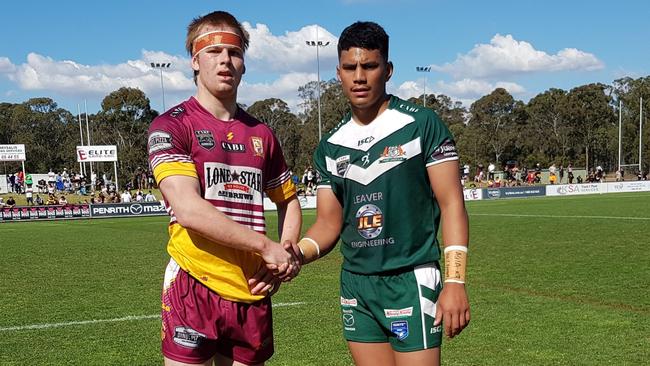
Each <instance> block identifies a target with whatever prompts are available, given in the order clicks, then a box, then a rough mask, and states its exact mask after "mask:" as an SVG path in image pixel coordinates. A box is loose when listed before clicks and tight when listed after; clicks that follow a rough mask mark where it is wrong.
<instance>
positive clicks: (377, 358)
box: [348, 342, 415, 366]
mask: <svg viewBox="0 0 650 366" xmlns="http://www.w3.org/2000/svg"><path fill="white" fill-rule="evenodd" d="M348 348H349V349H350V353H351V354H352V359H353V360H354V364H355V365H356V366H395V365H396V364H395V358H394V356H393V354H394V353H395V352H393V348H392V347H391V346H390V343H387V342H384V343H362V342H348ZM404 365H405V364H404ZM412 365H415V364H412Z"/></svg>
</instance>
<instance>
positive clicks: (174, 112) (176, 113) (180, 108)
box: [169, 107, 185, 118]
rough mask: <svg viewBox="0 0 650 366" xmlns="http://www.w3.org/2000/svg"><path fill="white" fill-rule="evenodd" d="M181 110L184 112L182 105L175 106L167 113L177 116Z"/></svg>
mask: <svg viewBox="0 0 650 366" xmlns="http://www.w3.org/2000/svg"><path fill="white" fill-rule="evenodd" d="M183 112H185V108H183V107H176V108H174V109H172V111H171V112H169V115H170V116H171V117H174V118H176V117H178V116H179V115H180V114H181V113H183Z"/></svg>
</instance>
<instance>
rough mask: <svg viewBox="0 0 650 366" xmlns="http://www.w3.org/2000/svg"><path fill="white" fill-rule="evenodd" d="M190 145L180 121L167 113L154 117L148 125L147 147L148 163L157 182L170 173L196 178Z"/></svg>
mask: <svg viewBox="0 0 650 366" xmlns="http://www.w3.org/2000/svg"><path fill="white" fill-rule="evenodd" d="M191 146H192V145H191V140H190V139H189V138H188V135H187V133H185V131H184V129H183V125H182V123H181V121H179V120H176V119H173V118H171V117H169V116H167V115H162V116H159V117H157V118H156V119H154V121H153V122H152V123H151V126H150V127H149V137H148V140H147V149H148V151H149V165H150V166H151V170H152V171H153V175H154V177H155V179H156V182H158V184H160V182H161V181H162V180H163V179H165V178H166V177H169V176H172V175H184V176H189V177H194V178H198V174H197V172H196V166H195V164H194V161H193V160H192V157H191V155H192V154H191Z"/></svg>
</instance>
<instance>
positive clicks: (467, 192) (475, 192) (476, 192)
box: [463, 188, 483, 201]
mask: <svg viewBox="0 0 650 366" xmlns="http://www.w3.org/2000/svg"><path fill="white" fill-rule="evenodd" d="M463 195H464V196H465V201H476V200H482V199H483V190H482V189H480V188H472V189H464V190H463Z"/></svg>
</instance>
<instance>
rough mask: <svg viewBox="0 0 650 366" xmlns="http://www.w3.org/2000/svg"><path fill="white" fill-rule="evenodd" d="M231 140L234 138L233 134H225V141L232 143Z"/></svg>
mask: <svg viewBox="0 0 650 366" xmlns="http://www.w3.org/2000/svg"><path fill="white" fill-rule="evenodd" d="M233 138H235V134H234V133H232V131H230V132H228V133H227V134H226V139H227V140H228V141H232V139H233Z"/></svg>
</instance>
